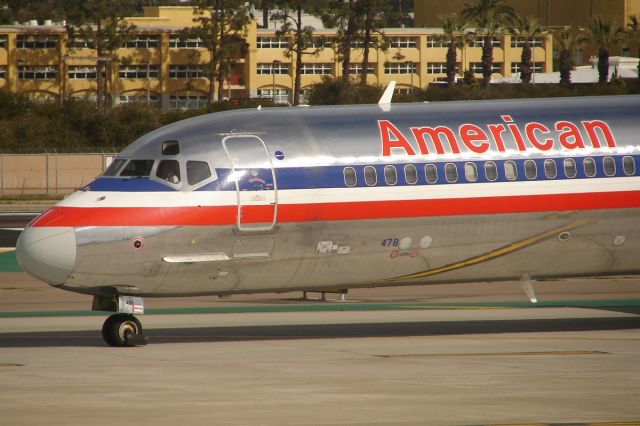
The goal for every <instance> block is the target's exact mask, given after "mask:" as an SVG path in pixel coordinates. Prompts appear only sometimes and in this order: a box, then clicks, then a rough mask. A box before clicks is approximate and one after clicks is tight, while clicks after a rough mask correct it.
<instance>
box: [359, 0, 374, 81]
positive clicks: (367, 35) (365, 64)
mask: <svg viewBox="0 0 640 426" xmlns="http://www.w3.org/2000/svg"><path fill="white" fill-rule="evenodd" d="M366 7H367V14H366V18H365V23H364V25H365V27H364V47H363V48H364V52H363V55H362V70H361V71H360V84H362V85H364V84H367V70H368V68H369V43H370V42H371V27H372V22H371V21H372V17H371V14H372V13H373V11H372V10H371V5H370V3H369V1H367V2H366Z"/></svg>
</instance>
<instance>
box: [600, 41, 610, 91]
mask: <svg viewBox="0 0 640 426" xmlns="http://www.w3.org/2000/svg"><path fill="white" fill-rule="evenodd" d="M607 81H609V51H608V50H607V48H606V47H604V46H600V48H599V49H598V83H606V82H607Z"/></svg>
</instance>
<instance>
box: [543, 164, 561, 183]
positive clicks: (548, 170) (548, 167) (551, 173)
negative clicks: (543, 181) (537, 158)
mask: <svg viewBox="0 0 640 426" xmlns="http://www.w3.org/2000/svg"><path fill="white" fill-rule="evenodd" d="M544 175H545V176H546V177H547V179H555V178H556V177H557V176H558V167H557V165H556V161H555V160H551V159H549V160H544Z"/></svg>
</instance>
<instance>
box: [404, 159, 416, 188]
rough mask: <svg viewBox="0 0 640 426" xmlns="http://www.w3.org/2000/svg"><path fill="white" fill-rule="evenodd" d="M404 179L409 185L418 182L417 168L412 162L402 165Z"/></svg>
mask: <svg viewBox="0 0 640 426" xmlns="http://www.w3.org/2000/svg"><path fill="white" fill-rule="evenodd" d="M404 180H405V182H407V183H408V184H409V185H415V184H416V183H417V182H418V169H416V166H414V165H413V164H407V165H406V166H404Z"/></svg>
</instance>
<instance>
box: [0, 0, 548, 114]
mask: <svg viewBox="0 0 640 426" xmlns="http://www.w3.org/2000/svg"><path fill="white" fill-rule="evenodd" d="M419 3H421V2H416V5H417V6H418V4H419ZM128 20H129V21H130V22H131V23H133V24H135V25H136V27H137V29H136V37H135V38H134V39H132V40H131V41H129V42H128V43H127V45H126V46H125V47H123V48H122V49H119V50H118V52H117V60H114V61H110V62H111V63H110V66H109V72H108V74H109V75H107V79H108V80H109V85H108V90H109V92H110V96H111V99H112V100H113V103H114V104H119V103H120V104H121V103H127V102H146V103H149V104H153V105H158V106H161V107H162V108H164V109H183V108H197V107H202V106H204V105H205V104H206V102H207V99H208V96H207V94H208V92H209V81H208V79H207V78H205V66H206V64H207V63H208V62H209V52H208V51H207V49H206V48H205V47H204V45H203V43H202V41H201V40H198V39H185V38H184V37H181V36H180V31H182V30H183V29H184V28H185V27H188V26H192V25H194V23H193V9H192V8H190V7H150V8H146V9H145V15H144V16H143V17H135V18H129V19H128ZM441 34H442V30H441V29H439V28H387V29H385V36H386V37H387V39H388V42H389V48H388V49H387V50H386V51H382V50H375V49H374V50H372V51H371V53H370V60H369V64H368V65H367V70H368V71H367V73H368V83H370V84H378V85H386V84H387V83H388V82H389V81H391V80H396V81H397V82H398V86H397V87H398V89H397V90H398V91H404V92H408V91H410V90H412V88H418V87H420V88H422V87H426V86H427V85H428V84H430V83H433V82H435V81H442V80H444V78H445V69H446V50H447V45H446V44H445V43H443V42H442V40H441V37H440V36H441ZM316 36H317V37H318V44H320V43H322V44H323V46H324V48H323V49H322V50H321V51H320V52H319V53H318V54H317V55H304V63H303V69H302V88H303V90H308V88H309V87H310V86H311V85H313V84H314V83H318V82H320V81H321V80H322V78H323V77H324V76H329V75H330V76H334V77H340V73H341V68H342V67H341V63H340V60H339V58H338V55H337V53H336V51H335V48H333V47H332V43H331V40H332V37H334V36H335V31H333V30H331V29H319V30H317V32H316ZM246 41H247V43H248V49H247V51H246V54H244V55H243V56H242V57H238V58H237V61H236V65H234V66H233V69H231V70H229V72H228V76H227V78H225V82H224V96H226V97H229V98H232V99H233V98H236V99H237V98H248V97H263V98H269V99H272V98H273V99H274V100H276V101H280V102H286V101H288V100H290V97H291V92H292V88H293V85H294V76H295V69H294V66H295V61H294V60H293V59H292V58H290V57H287V55H286V47H287V45H288V39H287V38H286V37H278V36H277V35H276V31H275V29H274V28H266V29H265V28H258V26H257V23H256V21H252V22H251V23H250V24H249V25H248V27H247V30H246ZM534 43H535V46H536V47H535V48H534V54H533V58H534V62H535V69H536V72H550V71H551V70H552V37H551V35H544V36H542V37H540V38H538V39H536V40H535V41H534ZM493 44H494V54H493V55H494V62H495V63H494V72H495V76H496V77H510V76H512V75H513V74H517V73H519V62H520V56H521V53H522V47H521V46H522V41H521V40H518V39H516V38H514V37H512V36H511V35H509V34H504V35H501V36H499V37H497V38H495V39H494V41H493ZM481 45H482V40H478V41H477V42H476V43H475V44H474V45H473V46H466V47H464V48H461V49H458V61H459V63H458V74H459V75H460V76H461V75H462V74H463V73H464V71H466V70H473V71H475V72H476V75H477V76H478V77H480V76H481V65H480V62H481ZM96 60H97V58H96V52H95V50H93V49H91V48H90V47H89V46H88V45H87V44H86V43H84V42H83V41H82V40H71V41H70V40H69V39H68V33H67V31H66V29H65V27H64V25H63V23H55V22H45V23H44V25H38V23H37V22H31V23H27V24H22V25H13V26H2V27H0V88H8V89H9V90H11V91H13V92H20V93H26V94H28V95H29V96H31V97H32V98H35V99H38V100H42V101H60V102H62V101H64V99H67V98H89V99H91V98H95V96H96V92H97V75H96V74H97V71H96ZM361 62H362V49H360V48H359V47H358V46H357V45H356V46H354V49H353V52H352V64H351V72H352V73H353V74H354V76H356V75H357V74H358V73H359V72H360V70H361V67H362V63H361Z"/></svg>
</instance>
